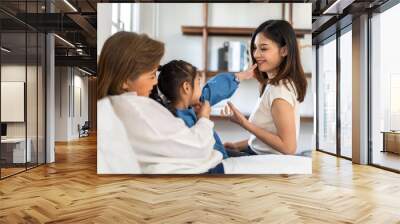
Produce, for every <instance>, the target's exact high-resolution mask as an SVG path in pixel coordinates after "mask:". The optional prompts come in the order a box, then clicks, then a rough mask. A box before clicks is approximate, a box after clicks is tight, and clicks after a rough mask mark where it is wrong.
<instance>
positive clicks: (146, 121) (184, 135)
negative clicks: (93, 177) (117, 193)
mask: <svg viewBox="0 0 400 224" xmlns="http://www.w3.org/2000/svg"><path fill="white" fill-rule="evenodd" d="M100 101H103V102H104V101H109V102H110V103H111V105H112V108H113V111H114V113H115V115H116V117H118V119H119V120H120V121H121V122H122V124H123V127H124V129H125V133H126V135H127V138H128V139H129V145H130V150H128V151H132V152H134V155H135V157H136V158H131V159H132V162H135V160H136V161H137V162H138V164H139V167H140V173H146V174H167V173H169V174H172V173H181V174H188V173H204V172H207V171H208V170H209V169H210V168H213V167H215V166H216V165H217V164H219V163H220V162H221V161H222V154H221V153H220V152H218V151H217V150H214V148H213V145H214V143H215V140H214V137H213V127H214V123H213V122H212V121H210V120H208V119H206V118H200V119H199V120H198V122H197V123H196V124H195V125H194V126H193V127H191V128H188V127H187V126H186V125H185V123H184V122H183V120H182V119H179V118H176V117H175V116H173V114H172V113H171V112H170V111H168V110H167V109H166V108H164V107H163V106H162V105H160V104H159V103H158V102H156V101H154V100H152V99H149V98H148V97H141V96H137V95H136V94H135V93H124V94H121V95H118V96H110V97H106V98H104V99H102V100H100ZM100 101H99V102H100ZM99 102H98V104H99ZM100 113H101V111H99V114H100ZM100 117H107V116H100ZM101 122H102V121H100V120H99V121H98V123H101ZM105 128H106V127H105ZM98 129H99V130H98V131H101V125H100V124H99V127H98ZM116 131H117V130H116ZM103 138H107V136H103ZM107 140H108V141H113V139H106V141H107ZM103 142H104V141H103ZM98 147H99V146H98ZM108 150H118V149H116V148H103V149H102V151H103V153H104V152H107V151H108ZM125 151H126V150H125ZM121 152H124V150H122V151H121ZM114 154H115V153H114ZM125 154H127V153H125ZM120 156H129V154H127V155H120ZM131 156H132V155H131ZM113 157H114V158H104V156H103V158H102V159H103V160H107V164H111V166H114V167H118V166H119V159H118V157H116V156H113ZM123 160H126V158H123ZM129 173H132V172H129ZM133 173H139V172H133Z"/></svg>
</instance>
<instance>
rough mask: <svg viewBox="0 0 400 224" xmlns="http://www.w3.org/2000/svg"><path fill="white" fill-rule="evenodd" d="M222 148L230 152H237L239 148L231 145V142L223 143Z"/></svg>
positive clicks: (233, 144)
mask: <svg viewBox="0 0 400 224" xmlns="http://www.w3.org/2000/svg"><path fill="white" fill-rule="evenodd" d="M224 147H225V148H226V149H231V150H235V151H239V147H237V146H236V144H235V143H233V142H225V143H224Z"/></svg>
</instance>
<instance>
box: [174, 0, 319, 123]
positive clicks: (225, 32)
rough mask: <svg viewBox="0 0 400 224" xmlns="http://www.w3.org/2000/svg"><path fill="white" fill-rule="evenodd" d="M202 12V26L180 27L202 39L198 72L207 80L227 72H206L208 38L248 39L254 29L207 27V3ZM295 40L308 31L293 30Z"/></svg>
mask: <svg viewBox="0 0 400 224" xmlns="http://www.w3.org/2000/svg"><path fill="white" fill-rule="evenodd" d="M286 4H287V5H288V6H289V15H288V21H289V23H292V17H293V16H292V3H286ZM202 7H203V8H202V10H203V25H202V26H190V25H184V26H182V27H181V32H182V34H183V35H186V36H201V37H202V44H203V46H202V61H203V70H200V71H199V72H201V73H202V75H203V77H204V78H205V79H209V78H211V77H213V76H215V75H216V74H217V73H221V72H227V71H211V70H208V39H209V37H210V36H226V37H248V38H249V39H250V38H251V35H252V33H253V32H254V30H255V29H256V28H255V27H226V26H209V25H208V14H209V11H208V3H203V4H202ZM282 18H285V3H284V5H283V7H282ZM295 32H296V37H297V38H304V36H305V35H306V34H311V30H310V29H295ZM304 47H311V46H300V48H304ZM305 75H306V78H307V79H310V78H311V73H306V74H305ZM211 117H212V119H214V120H226V119H229V118H227V117H224V116H220V115H212V116H211ZM313 119H314V118H313V117H312V116H309V115H303V116H301V121H302V122H312V121H313Z"/></svg>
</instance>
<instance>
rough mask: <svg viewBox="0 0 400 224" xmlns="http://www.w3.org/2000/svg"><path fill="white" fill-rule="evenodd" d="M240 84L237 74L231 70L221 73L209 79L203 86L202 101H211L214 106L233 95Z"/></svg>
mask: <svg viewBox="0 0 400 224" xmlns="http://www.w3.org/2000/svg"><path fill="white" fill-rule="evenodd" d="M238 86H239V82H237V81H236V79H235V74H234V73H230V72H225V73H220V74H217V75H216V76H214V77H213V78H211V79H210V80H208V81H207V83H206V85H205V86H204V87H203V90H202V94H201V97H200V101H202V102H203V101H205V100H207V101H209V102H210V105H211V106H213V105H215V104H217V103H219V102H220V101H222V100H224V99H227V98H229V97H231V96H232V95H233V93H234V92H235V91H236V89H237V88H238Z"/></svg>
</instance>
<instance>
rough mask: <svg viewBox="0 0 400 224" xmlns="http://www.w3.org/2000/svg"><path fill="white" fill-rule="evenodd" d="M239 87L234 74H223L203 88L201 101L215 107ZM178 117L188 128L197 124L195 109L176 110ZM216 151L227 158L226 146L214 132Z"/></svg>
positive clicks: (212, 79) (209, 81)
mask: <svg viewBox="0 0 400 224" xmlns="http://www.w3.org/2000/svg"><path fill="white" fill-rule="evenodd" d="M238 86H239V82H238V81H236V79H235V75H234V73H229V72H226V73H221V74H218V75H216V76H215V77H213V78H211V79H210V80H208V81H207V83H206V85H205V86H204V87H203V90H202V94H201V97H200V101H202V102H203V101H205V100H207V101H209V102H210V105H211V106H213V105H215V104H217V103H219V102H220V101H222V100H224V99H227V98H229V97H231V96H232V95H233V93H234V92H235V91H236V89H237V88H238ZM176 116H177V117H179V118H182V120H183V121H184V122H185V124H186V126H188V127H192V126H193V125H194V124H195V123H196V122H197V116H196V113H195V112H194V110H193V108H189V109H186V110H176ZM214 139H215V144H214V149H216V150H218V151H220V152H221V153H222V155H223V158H224V159H225V158H227V157H228V155H227V153H226V150H225V147H224V144H222V141H221V139H220V138H219V136H218V134H217V133H216V132H215V130H214Z"/></svg>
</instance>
